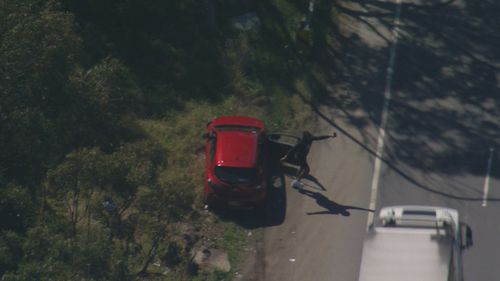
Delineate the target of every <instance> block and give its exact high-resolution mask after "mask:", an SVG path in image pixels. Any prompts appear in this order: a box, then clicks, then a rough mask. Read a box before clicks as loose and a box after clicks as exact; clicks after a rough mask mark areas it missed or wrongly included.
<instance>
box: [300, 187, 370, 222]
mask: <svg viewBox="0 0 500 281" xmlns="http://www.w3.org/2000/svg"><path fill="white" fill-rule="evenodd" d="M299 192H300V193H302V194H304V195H306V196H309V197H311V198H313V199H314V200H316V203H317V204H318V205H319V206H320V207H323V208H325V209H326V210H325V211H318V212H307V214H308V215H338V214H341V215H342V216H346V217H347V216H350V215H351V213H350V212H349V211H348V210H361V211H367V212H374V210H371V209H366V208H361V207H354V206H346V205H341V204H338V203H335V202H334V201H332V200H330V199H328V198H327V197H326V196H324V195H323V194H321V193H319V192H314V191H309V190H306V189H303V190H300V191H299Z"/></svg>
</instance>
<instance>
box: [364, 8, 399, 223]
mask: <svg viewBox="0 0 500 281" xmlns="http://www.w3.org/2000/svg"><path fill="white" fill-rule="evenodd" d="M401 1H402V0H396V3H397V4H398V6H397V9H396V14H395V16H394V28H393V29H392V45H391V51H390V57H389V66H388V67H387V75H386V81H385V90H384V107H383V108H382V120H381V122H380V127H379V130H378V138H377V150H376V151H375V154H376V155H375V163H374V168H373V176H372V185H371V195H370V206H369V208H370V209H371V210H375V207H376V203H377V193H378V182H379V178H380V170H381V166H382V154H383V153H384V139H385V128H386V126H387V118H388V115H389V114H388V111H389V102H390V100H391V89H392V76H393V72H394V63H395V61H396V46H397V44H398V37H399V24H400V18H401V6H402V3H401ZM373 216H374V213H372V212H369V213H368V221H367V228H369V227H370V226H371V225H372V224H373Z"/></svg>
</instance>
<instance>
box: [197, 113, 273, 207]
mask: <svg viewBox="0 0 500 281" xmlns="http://www.w3.org/2000/svg"><path fill="white" fill-rule="evenodd" d="M205 136H206V140H207V142H206V147H205V155H206V178H205V188H204V194H203V199H204V202H205V204H206V205H209V206H213V205H220V204H224V205H226V206H229V207H237V208H259V207H261V206H262V205H263V203H264V200H265V198H266V195H267V189H268V187H267V185H268V183H267V177H268V166H267V165H268V161H267V160H268V159H267V155H268V151H267V149H268V147H267V141H266V140H267V139H266V138H267V129H266V127H265V124H264V122H263V121H261V120H259V119H256V118H251V117H243V116H224V117H219V118H216V119H215V120H213V121H212V122H210V123H208V125H207V133H206V134H205Z"/></svg>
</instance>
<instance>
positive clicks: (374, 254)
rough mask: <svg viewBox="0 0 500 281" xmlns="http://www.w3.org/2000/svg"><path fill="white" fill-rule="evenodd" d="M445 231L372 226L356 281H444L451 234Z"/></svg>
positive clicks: (449, 260)
mask: <svg viewBox="0 0 500 281" xmlns="http://www.w3.org/2000/svg"><path fill="white" fill-rule="evenodd" d="M446 231H448V230H447V229H445V228H408V227H376V228H374V229H372V230H371V231H370V232H369V233H368V237H367V238H366V240H365V243H364V246H363V256H362V261H361V270H360V276H359V281H367V280H370V281H391V280H398V281H399V280H405V281H421V280H426V281H447V280H448V274H449V266H450V262H451V258H452V243H453V241H452V239H453V238H452V235H450V234H449V233H446Z"/></svg>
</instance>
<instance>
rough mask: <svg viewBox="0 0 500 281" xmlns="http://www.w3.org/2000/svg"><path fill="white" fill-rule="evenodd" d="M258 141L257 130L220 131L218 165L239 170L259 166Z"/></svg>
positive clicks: (217, 153)
mask: <svg viewBox="0 0 500 281" xmlns="http://www.w3.org/2000/svg"><path fill="white" fill-rule="evenodd" d="M258 139H259V131H257V130H254V131H250V130H237V129H236V130H234V129H228V130H220V131H219V130H218V131H217V148H216V151H217V152H216V155H215V163H216V165H217V166H228V167H239V168H252V167H255V166H257V149H258Z"/></svg>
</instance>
